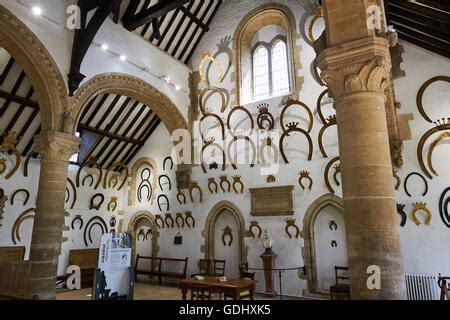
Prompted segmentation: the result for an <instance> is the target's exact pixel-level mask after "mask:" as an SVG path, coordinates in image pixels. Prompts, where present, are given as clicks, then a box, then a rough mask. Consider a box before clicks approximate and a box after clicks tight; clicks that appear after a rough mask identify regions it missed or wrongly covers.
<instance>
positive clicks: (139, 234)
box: [137, 228, 145, 241]
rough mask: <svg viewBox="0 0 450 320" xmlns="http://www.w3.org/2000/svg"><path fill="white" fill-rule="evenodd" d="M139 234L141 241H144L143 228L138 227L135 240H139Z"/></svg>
mask: <svg viewBox="0 0 450 320" xmlns="http://www.w3.org/2000/svg"><path fill="white" fill-rule="evenodd" d="M141 236H142V241H144V240H145V232H144V229H142V228H141V229H139V233H138V235H137V241H141V240H140V239H141Z"/></svg>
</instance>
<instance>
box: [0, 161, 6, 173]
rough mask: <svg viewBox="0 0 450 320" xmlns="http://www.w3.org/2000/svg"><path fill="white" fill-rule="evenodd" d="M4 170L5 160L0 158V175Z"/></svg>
mask: <svg viewBox="0 0 450 320" xmlns="http://www.w3.org/2000/svg"><path fill="white" fill-rule="evenodd" d="M5 171H6V160H5V159H4V158H0V175H2V174H3V173H4V172H5Z"/></svg>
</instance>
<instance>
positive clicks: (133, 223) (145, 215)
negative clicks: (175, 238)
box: [127, 211, 159, 265]
mask: <svg viewBox="0 0 450 320" xmlns="http://www.w3.org/2000/svg"><path fill="white" fill-rule="evenodd" d="M143 220H145V221H148V222H149V223H150V227H151V230H152V256H154V257H156V256H157V255H158V251H159V246H158V238H159V231H158V227H157V226H156V221H155V216H154V215H153V214H152V213H151V212H149V211H138V212H136V213H135V214H134V215H133V216H132V217H131V218H130V221H129V222H128V228H127V232H128V233H129V234H131V237H132V247H131V260H132V265H134V263H135V256H136V241H137V235H136V232H137V226H138V225H139V222H141V221H143Z"/></svg>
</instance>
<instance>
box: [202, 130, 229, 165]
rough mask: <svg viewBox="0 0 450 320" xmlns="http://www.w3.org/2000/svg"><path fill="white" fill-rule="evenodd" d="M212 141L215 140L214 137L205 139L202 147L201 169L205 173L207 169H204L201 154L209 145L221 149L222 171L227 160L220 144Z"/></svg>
mask: <svg viewBox="0 0 450 320" xmlns="http://www.w3.org/2000/svg"><path fill="white" fill-rule="evenodd" d="M214 141H215V139H214V138H211V139H209V140H207V141H206V142H205V145H204V146H203V148H202V170H203V172H204V173H207V172H208V171H207V170H206V166H205V162H204V161H203V154H204V153H205V150H206V149H207V148H209V147H217V148H219V149H220V150H222V171H225V166H226V161H227V159H226V154H225V150H223V148H222V146H221V145H219V144H217V143H215V142H214Z"/></svg>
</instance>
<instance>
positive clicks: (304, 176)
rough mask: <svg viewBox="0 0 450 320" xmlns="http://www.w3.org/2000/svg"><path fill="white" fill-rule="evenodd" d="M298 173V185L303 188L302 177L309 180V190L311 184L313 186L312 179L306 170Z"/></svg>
mask: <svg viewBox="0 0 450 320" xmlns="http://www.w3.org/2000/svg"><path fill="white" fill-rule="evenodd" d="M298 174H299V175H300V178H299V179H298V184H299V185H300V187H301V188H302V189H303V190H305V189H306V188H305V186H304V185H303V181H302V180H303V179H306V180H308V181H309V187H308V189H309V190H311V189H312V186H313V179H312V178H311V175H310V173H309V172H308V171H300V172H299V173H298Z"/></svg>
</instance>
